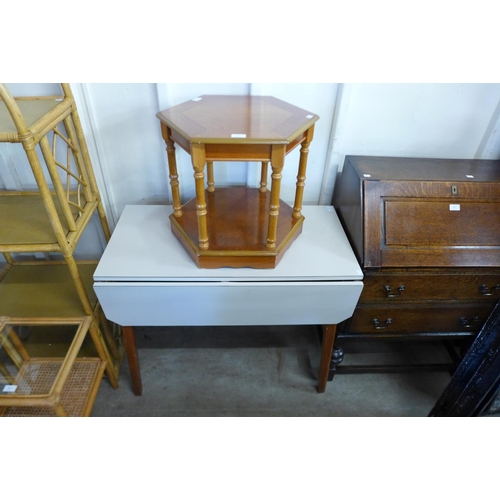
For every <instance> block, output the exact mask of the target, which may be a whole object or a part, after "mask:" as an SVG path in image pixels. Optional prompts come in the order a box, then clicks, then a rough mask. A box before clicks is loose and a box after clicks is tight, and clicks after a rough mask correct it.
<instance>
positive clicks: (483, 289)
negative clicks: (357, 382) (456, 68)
mask: <svg viewBox="0 0 500 500" xmlns="http://www.w3.org/2000/svg"><path fill="white" fill-rule="evenodd" d="M333 205H334V206H335V208H336V210H337V213H338V215H339V218H340V220H341V222H342V225H343V227H344V230H345V232H346V234H347V236H348V238H349V240H350V242H351V244H352V246H353V249H354V251H355V253H356V256H357V258H358V261H359V263H360V265H361V267H362V269H363V273H364V280H363V281H364V289H363V292H362V294H361V297H360V299H359V302H358V305H357V307H356V310H355V312H354V314H353V317H352V318H351V319H350V320H348V321H347V322H345V323H344V325H342V329H341V331H340V333H339V336H342V335H346V336H347V335H352V336H356V335H359V336H367V337H368V336H373V337H374V338H377V336H381V335H384V336H389V337H390V336H395V337H397V336H407V335H420V336H426V335H428V336H465V335H475V334H476V333H477V332H478V331H479V330H480V328H481V327H482V325H483V324H484V322H485V321H486V319H487V317H488V315H489V314H490V312H491V311H492V309H493V307H494V305H495V303H496V301H497V300H498V299H499V298H500V161H497V160H454V159H435V158H432V159H426V158H396V157H374V156H347V157H346V159H345V163H344V167H343V170H342V173H341V174H340V176H339V179H338V182H337V185H336V189H335V193H334V196H333Z"/></svg>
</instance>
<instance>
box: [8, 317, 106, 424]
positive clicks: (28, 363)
mask: <svg viewBox="0 0 500 500" xmlns="http://www.w3.org/2000/svg"><path fill="white" fill-rule="evenodd" d="M92 322H93V318H92V316H83V317H77V318H70V317H62V318H10V317H5V316H3V317H1V316H0V347H1V346H2V345H3V346H4V347H5V345H6V344H7V345H8V351H7V352H8V355H9V357H11V359H12V362H13V364H14V365H16V366H17V368H18V373H17V375H16V376H15V377H14V378H13V380H12V381H9V382H10V383H12V384H13V385H14V386H16V385H18V384H21V388H23V386H24V385H28V386H32V387H36V385H37V383H38V382H37V380H38V379H39V378H40V377H42V378H43V375H45V374H46V373H45V372H46V370H44V367H45V366H48V367H50V369H51V370H50V372H51V373H50V372H49V378H51V379H52V380H53V382H52V384H51V387H50V389H49V390H48V391H47V390H46V389H45V388H44V390H43V391H42V392H40V393H37V394H23V393H22V392H21V393H18V394H15V395H14V394H10V393H5V394H0V416H4V415H6V414H8V413H9V411H10V410H11V407H28V408H29V409H27V410H25V411H24V412H22V413H24V414H26V415H30V414H32V413H33V414H34V415H37V414H38V413H39V412H40V411H42V412H43V413H47V411H48V414H50V413H51V412H54V414H55V415H57V416H60V417H65V416H69V415H73V416H89V415H90V413H91V411H92V407H93V404H94V400H95V397H96V395H97V390H98V388H99V382H100V380H101V378H102V375H103V373H104V369H105V366H106V362H107V360H106V359H103V357H100V358H98V359H92V358H86V359H81V360H79V361H77V356H78V353H79V350H80V347H81V346H82V344H83V341H84V339H85V336H86V334H87V332H88V331H89V328H90V325H91V324H92ZM14 325H23V326H24V325H26V326H55V325H58V326H59V325H78V328H77V331H76V333H75V335H74V337H73V340H72V342H71V344H70V346H69V348H68V352H67V354H66V356H65V357H64V358H48V359H47V358H32V357H31V356H30V355H29V353H28V351H27V350H26V349H25V347H24V345H23V343H22V341H21V340H20V339H19V337H18V336H17V334H16V333H15V332H14V330H13V329H11V328H9V327H10V326H14ZM4 330H7V332H5V331H4ZM16 356H17V359H15V358H16ZM75 363H79V364H81V363H84V364H85V365H88V368H90V373H91V376H90V377H89V378H90V381H88V384H87V385H84V384H78V386H77V387H76V391H77V393H78V396H79V397H78V398H76V399H77V400H78V401H83V404H81V403H80V407H79V408H74V407H72V401H71V400H72V399H73V400H74V399H75V398H74V396H73V397H72V398H69V399H67V398H66V399H65V397H64V395H65V394H64V389H65V388H66V385H67V383H68V378H69V377H70V374H71V372H72V370H73V369H74V367H75ZM31 368H34V370H33V373H32V372H31ZM57 368H58V370H57V373H54V372H55V369H57ZM27 374H29V375H30V376H33V375H34V377H35V379H34V380H33V379H31V380H29V381H27V383H25V384H23V382H24V378H25V376H27ZM38 384H39V383H38ZM44 385H45V384H44ZM72 390H73V392H74V391H75V387H72ZM44 407H45V410H44ZM15 415H16V414H15V413H13V416H15Z"/></svg>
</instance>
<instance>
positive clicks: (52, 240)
mask: <svg viewBox="0 0 500 500" xmlns="http://www.w3.org/2000/svg"><path fill="white" fill-rule="evenodd" d="M61 87H62V91H63V94H62V95H60V96H50V97H21V98H14V97H12V95H11V93H10V92H9V90H8V89H7V87H6V85H5V84H0V142H10V143H21V144H22V146H23V148H24V150H25V153H26V156H27V159H28V162H29V165H30V167H31V171H32V173H33V176H34V178H35V181H36V184H37V187H38V191H33V192H32V191H29V192H26V191H2V192H0V218H1V219H2V220H3V221H8V223H7V222H5V227H6V229H4V230H3V231H2V230H1V228H0V252H2V253H3V255H4V257H5V259H6V261H7V266H12V265H13V264H14V263H15V261H14V258H13V257H12V255H11V253H31V252H57V253H60V254H61V255H62V256H63V257H64V259H65V262H66V264H67V266H68V269H69V271H70V274H71V279H72V280H73V282H74V284H75V287H76V291H77V293H78V296H79V298H80V301H81V304H82V307H83V309H84V312H85V314H86V315H89V316H92V317H93V318H94V321H93V323H92V325H91V332H92V331H97V333H95V339H94V340H95V341H96V340H97V339H98V338H99V337H101V335H100V332H99V321H98V318H96V317H95V312H94V309H93V307H92V305H91V303H90V300H89V297H88V294H87V292H86V290H85V286H84V283H83V281H82V278H81V276H80V274H79V272H78V265H77V262H76V260H75V259H74V256H73V252H74V250H75V247H76V244H77V242H78V240H79V238H80V237H81V235H82V233H83V231H84V229H85V227H86V226H87V224H88V222H89V221H90V219H91V217H92V216H93V214H94V213H95V212H96V211H97V212H98V214H99V218H100V222H101V226H102V230H103V233H104V237H105V239H106V241H109V238H110V230H109V226H108V223H107V219H106V214H105V212H104V207H103V204H102V201H101V198H100V195H99V189H98V187H97V182H96V179H95V175H94V172H93V169H92V165H91V161H90V156H89V152H88V149H87V145H86V141H85V137H84V134H83V129H82V126H81V123H80V118H79V115H78V111H77V107H76V104H75V100H74V97H73V94H72V91H71V88H70V86H69V84H66V83H62V84H61ZM60 124H62V126H63V127H64V131H65V134H66V135H64V133H62V132H61V131H60V130H59V128H58V125H60ZM50 132H53V135H52V139H53V144H52V147H51V145H50V144H49V139H48V134H49V133H50ZM58 139H60V140H62V141H63V142H64V143H65V144H66V146H67V158H66V161H67V164H66V165H63V164H61V163H60V162H58V160H57V158H56V141H57V140H58ZM37 145H39V147H40V150H41V156H42V157H43V160H44V163H45V165H46V168H47V171H48V173H49V176H50V179H51V181H52V186H53V187H52V190H51V189H50V188H49V185H48V183H47V181H46V178H45V175H44V171H43V168H42V162H41V161H40V158H39V155H38V154H37V151H36V149H35V148H36V146H37ZM71 159H73V161H74V167H75V170H76V174H75V173H74V172H73V171H72V168H71V167H72V164H71ZM60 169H61V170H60ZM61 171H62V172H65V173H66V186H64V185H63V182H62V180H61V177H60V172H61ZM71 182H73V183H74V182H76V183H77V188H76V190H74V189H70V183H71ZM41 211H44V212H46V214H47V217H46V218H43V219H44V220H42V218H41V217H40V213H41ZM44 222H46V226H45V227H42V226H43V223H44ZM1 313H2V311H0V314H1ZM101 338H102V337H101ZM100 349H102V351H103V352H104V353H105V355H106V358H107V360H108V363H107V368H106V370H107V375H108V378H109V380H110V383H111V384H112V386H113V387H115V388H116V387H118V375H117V371H116V366H115V363H113V360H112V357H111V355H110V353H109V350H108V348H107V346H106V344H105V343H104V342H103V343H102V346H101V347H100Z"/></svg>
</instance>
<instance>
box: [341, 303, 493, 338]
mask: <svg viewBox="0 0 500 500" xmlns="http://www.w3.org/2000/svg"><path fill="white" fill-rule="evenodd" d="M491 310H492V307H491V306H481V307H479V306H477V305H473V304H464V305H439V306H436V307H394V308H391V307H385V308H384V307H378V308H377V307H357V308H356V310H355V311H354V315H353V317H352V319H351V321H350V322H349V325H348V332H349V333H402V334H405V333H438V332H470V331H474V332H477V331H479V330H480V329H481V327H482V326H483V324H484V322H485V321H486V319H487V318H488V315H489V313H490V312H491Z"/></svg>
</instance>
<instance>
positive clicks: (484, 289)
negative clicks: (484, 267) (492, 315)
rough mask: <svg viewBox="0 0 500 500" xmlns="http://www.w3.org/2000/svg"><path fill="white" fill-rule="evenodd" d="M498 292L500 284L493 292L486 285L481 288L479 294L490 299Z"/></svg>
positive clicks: (493, 287)
mask: <svg viewBox="0 0 500 500" xmlns="http://www.w3.org/2000/svg"><path fill="white" fill-rule="evenodd" d="M498 290H500V284H497V285H494V286H492V287H491V290H490V289H489V288H488V287H487V286H486V285H485V284H484V283H483V284H482V285H481V286H480V287H479V293H480V294H481V295H486V296H488V297H489V296H491V295H495V292H497V291H498Z"/></svg>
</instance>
